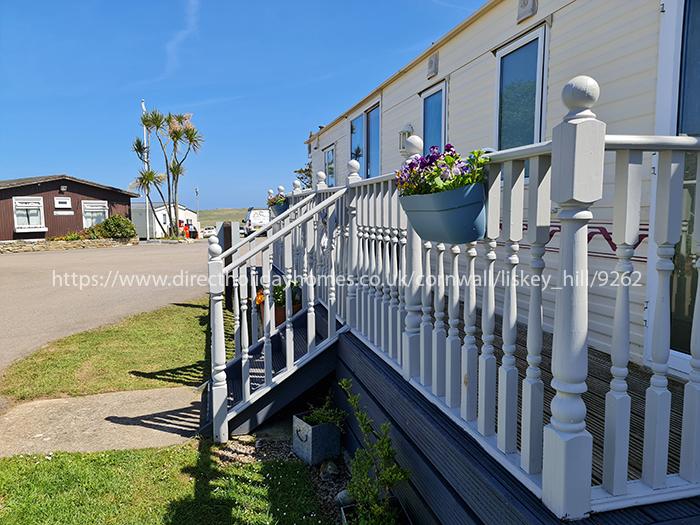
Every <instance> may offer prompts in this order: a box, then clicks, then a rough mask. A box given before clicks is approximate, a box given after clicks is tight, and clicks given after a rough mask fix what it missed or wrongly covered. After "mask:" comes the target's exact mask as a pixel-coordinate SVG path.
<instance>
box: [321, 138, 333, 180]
mask: <svg viewBox="0 0 700 525" xmlns="http://www.w3.org/2000/svg"><path fill="white" fill-rule="evenodd" d="M323 173H325V174H326V184H327V185H328V186H335V147H334V146H331V147H330V148H328V149H327V150H325V151H324V152H323Z"/></svg>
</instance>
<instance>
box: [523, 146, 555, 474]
mask: <svg viewBox="0 0 700 525" xmlns="http://www.w3.org/2000/svg"><path fill="white" fill-rule="evenodd" d="M551 164H552V159H551V157H550V156H543V157H534V158H532V159H530V184H529V188H528V199H529V201H528V221H527V222H528V224H527V235H528V240H529V241H530V256H531V259H530V268H531V270H532V280H531V286H530V305H529V308H528V318H527V364H528V367H527V371H526V373H525V378H524V379H523V410H522V431H521V444H520V466H521V467H522V469H523V470H524V471H525V472H527V473H528V474H539V473H540V472H542V430H543V427H542V424H543V419H544V417H543V410H544V383H543V382H542V371H541V370H540V363H541V362H542V332H543V326H542V271H543V270H544V268H545V264H544V260H543V259H542V256H543V255H544V253H545V248H544V247H545V244H547V242H548V241H549V226H550V215H551V213H550V210H551V172H552V170H551Z"/></svg>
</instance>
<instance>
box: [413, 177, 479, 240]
mask: <svg viewBox="0 0 700 525" xmlns="http://www.w3.org/2000/svg"><path fill="white" fill-rule="evenodd" d="M485 195H486V194H485V189H484V185H483V184H481V183H478V184H470V185H469V186H463V187H461V188H457V189H454V190H450V191H443V192H442V193H434V194H431V195H409V196H407V197H399V202H401V207H402V208H403V210H404V211H405V212H406V215H407V216H408V220H409V221H410V223H411V226H412V227H413V229H414V230H415V231H416V233H417V234H418V236H419V237H420V238H421V239H423V240H424V241H432V242H444V243H450V244H464V243H468V242H476V241H478V240H480V239H483V238H484V234H485V233H486V208H485Z"/></svg>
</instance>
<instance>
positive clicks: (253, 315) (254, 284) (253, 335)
mask: <svg viewBox="0 0 700 525" xmlns="http://www.w3.org/2000/svg"><path fill="white" fill-rule="evenodd" d="M254 247H255V240H253V242H252V243H251V246H250V249H253V248H254ZM257 259H258V258H257V256H255V257H253V258H252V259H250V297H251V298H252V299H251V301H250V327H251V328H250V346H253V344H255V342H257V341H258V339H259V337H258V333H259V332H258V305H257V304H255V295H256V294H257V293H258V269H257Z"/></svg>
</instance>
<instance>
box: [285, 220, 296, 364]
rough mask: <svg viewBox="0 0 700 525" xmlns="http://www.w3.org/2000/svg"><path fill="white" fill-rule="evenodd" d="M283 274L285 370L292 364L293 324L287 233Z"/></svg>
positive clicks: (290, 251)
mask: <svg viewBox="0 0 700 525" xmlns="http://www.w3.org/2000/svg"><path fill="white" fill-rule="evenodd" d="M284 274H285V275H284V283H285V285H286V289H285V295H284V306H285V310H286V317H287V324H286V327H285V333H284V342H285V350H286V356H287V370H291V369H292V366H293V365H294V326H293V324H292V316H293V315H294V310H293V306H292V236H291V235H289V234H288V235H286V236H285V237H284Z"/></svg>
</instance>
